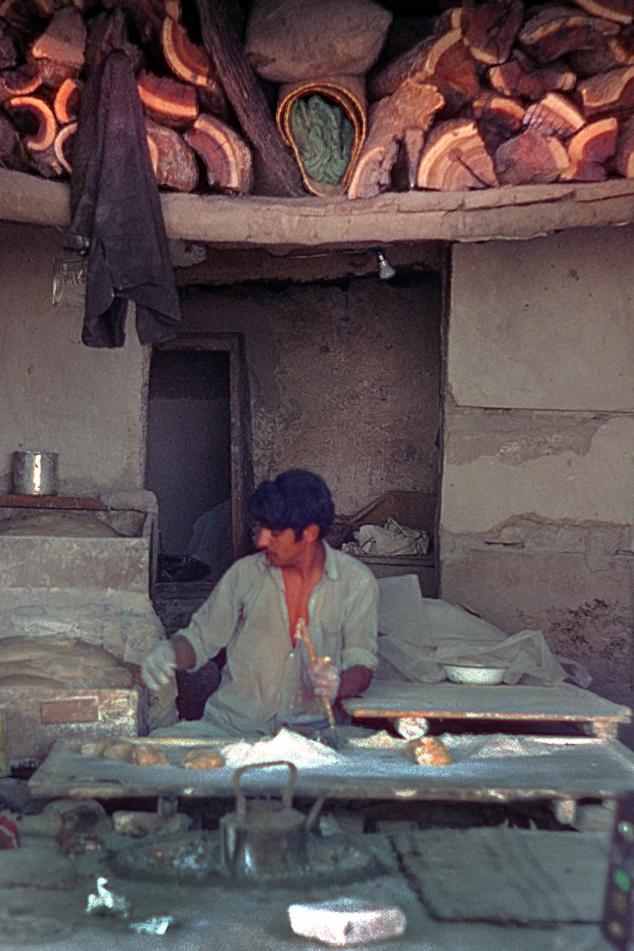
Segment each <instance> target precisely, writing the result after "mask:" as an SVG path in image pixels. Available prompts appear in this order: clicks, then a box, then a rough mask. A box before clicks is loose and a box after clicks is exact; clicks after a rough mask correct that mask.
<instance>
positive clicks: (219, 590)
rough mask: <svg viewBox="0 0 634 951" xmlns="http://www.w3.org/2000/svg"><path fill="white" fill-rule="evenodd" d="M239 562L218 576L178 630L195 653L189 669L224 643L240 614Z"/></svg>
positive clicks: (193, 669)
mask: <svg viewBox="0 0 634 951" xmlns="http://www.w3.org/2000/svg"><path fill="white" fill-rule="evenodd" d="M242 574H243V566H242V565H241V564H240V562H236V563H235V564H234V565H233V566H232V567H231V568H229V570H228V571H226V572H225V574H224V575H223V576H222V578H221V579H220V581H219V582H218V584H217V585H216V587H215V588H214V590H213V591H212V592H211V594H210V596H209V597H208V598H207V600H206V601H205V603H204V604H203V605H202V607H200V608H199V609H198V611H196V613H195V614H194V615H193V616H192V619H191V621H190V622H189V624H188V626H187V627H185V628H183V629H182V630H181V631H179V632H178V633H179V634H180V635H181V636H182V637H184V638H186V639H187V640H188V641H189V643H190V644H191V646H192V648H193V650H194V653H195V654H196V664H195V666H194V667H191V668H190V670H191V671H195V670H199V669H200V668H201V667H202V666H203V665H204V664H206V663H207V661H208V660H209V659H210V658H212V657H215V656H216V654H217V653H218V651H219V650H221V649H222V648H223V647H226V646H227V644H228V643H229V641H230V640H231V638H232V637H233V634H234V633H235V631H236V629H237V628H238V626H239V624H240V621H241V619H242V615H243V607H244V605H243V601H242V598H241V596H240V589H241V586H242V585H241V582H242Z"/></svg>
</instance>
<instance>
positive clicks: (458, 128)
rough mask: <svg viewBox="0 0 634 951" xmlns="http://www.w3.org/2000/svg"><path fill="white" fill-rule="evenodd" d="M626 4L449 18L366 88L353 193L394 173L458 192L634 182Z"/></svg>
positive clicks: (587, 2)
mask: <svg viewBox="0 0 634 951" xmlns="http://www.w3.org/2000/svg"><path fill="white" fill-rule="evenodd" d="M633 20H634V2H633V0H577V5H576V6H563V5H561V6H541V7H535V8H533V9H531V8H525V7H524V4H523V3H521V2H520V0H493V2H489V3H484V4H482V5H480V6H463V7H460V8H455V9H450V10H447V11H446V12H445V13H443V14H442V15H440V16H439V17H438V18H437V19H436V22H435V34H434V35H433V36H431V37H425V38H424V39H422V40H420V41H419V42H418V43H417V44H416V45H415V46H414V47H413V48H411V49H409V50H407V51H406V52H404V53H403V54H401V55H400V56H399V57H398V58H397V59H395V60H393V61H392V62H391V63H389V64H388V65H387V66H386V67H385V68H384V69H382V70H381V71H380V72H379V73H377V74H376V75H375V76H373V77H371V79H370V82H369V86H368V89H369V94H370V98H371V99H374V100H375V105H374V106H373V108H372V111H371V114H370V126H369V134H368V138H367V140H366V143H365V146H364V149H363V152H362V154H361V156H360V157H359V161H358V163H357V167H356V169H355V174H354V177H353V180H352V183H351V186H350V189H349V195H350V197H355V198H358V197H370V196H372V195H376V194H378V193H379V191H382V190H384V189H385V188H386V187H389V186H390V183H391V179H392V175H393V169H394V166H395V162H396V160H397V155H400V157H401V162H400V171H401V174H404V173H405V174H406V176H407V184H408V185H409V187H411V188H420V189H440V190H462V189H471V188H486V187H494V186H497V185H520V184H539V183H548V182H554V181H578V182H597V181H602V180H603V179H605V178H606V177H607V176H608V175H609V174H618V175H622V176H625V177H630V176H632V175H634V119H633V118H632V116H633V115H634V26H632V21H633Z"/></svg>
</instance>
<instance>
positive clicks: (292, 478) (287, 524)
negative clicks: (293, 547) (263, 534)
mask: <svg viewBox="0 0 634 951" xmlns="http://www.w3.org/2000/svg"><path fill="white" fill-rule="evenodd" d="M249 513H250V515H251V517H252V518H253V519H254V521H255V522H257V523H259V524H260V525H263V526H264V527H265V528H270V529H271V531H273V532H282V531H284V529H285V528H292V529H293V530H294V532H295V538H296V540H297V541H299V539H300V537H301V534H302V532H303V531H304V529H305V528H307V527H308V526H309V525H318V526H319V529H320V533H319V535H320V538H321V537H322V536H323V535H327V534H328V532H329V531H330V529H331V528H332V523H333V521H334V518H335V505H334V502H333V501H332V495H331V494H330V489H329V488H328V486H327V485H326V483H325V482H324V480H323V479H322V478H321V476H318V475H316V474H315V473H314V472H309V471H308V470H307V469H289V470H288V471H287V472H282V473H281V474H280V475H278V477H277V478H276V479H274V480H273V481H272V482H263V483H262V484H261V485H260V486H259V487H258V488H257V489H256V491H255V493H254V494H253V496H252V498H251V500H250V502H249Z"/></svg>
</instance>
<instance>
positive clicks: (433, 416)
mask: <svg viewBox="0 0 634 951" xmlns="http://www.w3.org/2000/svg"><path fill="white" fill-rule="evenodd" d="M440 309H441V288H440V277H439V275H438V274H437V273H432V272H429V273H427V274H422V275H419V276H412V277H408V276H403V279H402V280H401V281H400V282H393V283H392V282H391V283H389V284H388V283H385V282H382V281H380V280H378V278H377V277H375V276H373V277H369V278H362V279H353V280H351V281H342V282H332V283H313V284H307V285H297V284H295V285H293V284H279V285H271V284H263V283H253V284H244V285H237V286H234V287H230V288H216V289H213V288H205V289H198V288H189V289H187V290H186V291H184V298H183V305H182V310H183V329H184V330H185V331H190V332H197V333H201V332H209V333H226V332H232V333H242V334H243V335H244V339H245V350H246V359H247V365H248V373H249V381H250V391H251V415H252V434H253V440H252V448H253V467H254V477H255V482H256V484H257V483H258V482H259V481H260V480H261V479H264V478H270V477H272V476H274V475H276V474H277V473H278V472H280V471H281V470H283V469H287V468H291V467H293V466H303V467H306V468H311V469H314V470H315V471H317V472H319V473H321V474H322V475H323V476H324V478H325V479H326V480H327V481H328V483H329V484H330V486H331V487H332V490H333V495H334V497H335V502H336V507H337V511H338V512H340V513H346V514H351V513H353V512H356V511H358V510H359V509H360V508H362V507H363V506H364V505H366V504H368V503H369V502H371V501H372V500H374V499H376V498H377V497H378V496H380V495H382V494H383V493H384V492H386V491H388V490H389V489H405V490H410V491H420V492H425V493H435V492H437V485H438V467H439V459H438V448H437V446H438V431H439V425H440V413H439V404H440V394H439V387H440V383H439V380H440V368H439V363H440V344H439V334H440Z"/></svg>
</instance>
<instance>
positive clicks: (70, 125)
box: [0, 0, 253, 193]
mask: <svg viewBox="0 0 634 951" xmlns="http://www.w3.org/2000/svg"><path fill="white" fill-rule="evenodd" d="M180 19H181V9H180V3H179V0H134V2H121V0H103V2H102V3H99V2H98V0H72V2H71V0H31V2H29V0H3V2H0V106H1V107H2V110H3V111H0V165H1V166H4V167H8V168H13V169H17V170H19V171H35V172H38V173H39V174H40V175H43V176H44V177H46V178H55V177H60V176H64V175H70V174H71V172H72V146H73V136H74V134H75V131H76V129H77V120H78V114H79V108H80V102H81V94H82V88H83V86H84V83H85V80H86V78H87V76H90V74H91V73H92V71H93V70H94V69H95V68H96V67H97V65H98V64H99V62H100V61H101V60H102V59H103V57H104V56H105V55H107V53H108V52H110V51H112V50H114V49H123V50H124V51H125V52H126V53H127V55H128V56H129V58H130V60H131V62H132V63H133V65H134V67H135V73H136V77H137V88H138V92H139V97H140V100H141V103H142V105H143V109H144V112H145V115H146V127H147V141H148V146H149V153H150V158H151V161H152V165H153V168H154V172H155V175H156V179H157V182H158V184H159V185H161V186H165V187H167V188H171V189H175V190H178V191H184V192H190V191H193V190H194V189H196V187H197V186H198V183H199V172H200V169H201V168H203V169H205V170H206V173H207V177H208V181H209V184H210V185H211V186H212V187H214V188H218V189H220V190H227V191H230V192H235V193H246V192H248V191H249V190H250V189H251V186H252V182H253V172H252V156H251V150H250V149H249V147H248V146H247V145H246V143H245V141H244V139H243V138H242V136H241V135H240V134H239V132H238V131H236V129H235V128H234V127H233V126H232V125H231V124H230V123H229V122H228V121H227V119H228V115H229V108H228V105H227V100H226V97H225V94H224V91H223V87H222V85H221V83H220V81H219V79H218V74H217V72H216V70H215V68H214V66H213V63H212V61H211V59H210V57H209V55H208V54H207V52H206V51H205V49H204V48H203V47H202V45H200V44H195V43H193V42H192V41H191V40H190V38H189V35H188V32H187V30H186V28H185V27H184V26H183V25H182V24H181V22H180ZM131 33H132V34H133V35H134V37H135V40H136V42H135V43H133V42H131V40H130V39H129V34H131ZM199 159H200V162H199ZM201 163H202V164H201Z"/></svg>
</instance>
